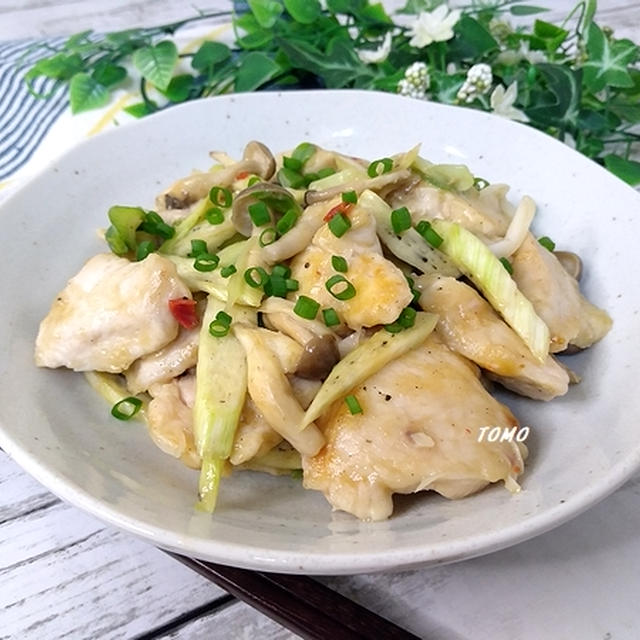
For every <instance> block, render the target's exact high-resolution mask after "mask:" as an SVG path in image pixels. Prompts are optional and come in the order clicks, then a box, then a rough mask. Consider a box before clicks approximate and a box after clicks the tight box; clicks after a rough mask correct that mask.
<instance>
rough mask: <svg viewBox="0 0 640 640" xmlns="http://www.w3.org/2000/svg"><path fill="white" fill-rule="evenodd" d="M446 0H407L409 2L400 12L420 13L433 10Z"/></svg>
mask: <svg viewBox="0 0 640 640" xmlns="http://www.w3.org/2000/svg"><path fill="white" fill-rule="evenodd" d="M444 2H445V0H407V4H405V5H404V7H402V9H400V10H399V11H398V13H409V14H418V13H420V12H421V11H433V9H435V8H436V7H439V6H440V5H441V4H444Z"/></svg>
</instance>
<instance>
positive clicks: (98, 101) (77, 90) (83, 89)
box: [69, 72, 109, 113]
mask: <svg viewBox="0 0 640 640" xmlns="http://www.w3.org/2000/svg"><path fill="white" fill-rule="evenodd" d="M108 101H109V91H108V90H107V89H106V87H104V86H103V85H101V84H100V83H99V82H98V81H97V80H95V78H93V77H91V76H90V75H89V74H88V73H84V72H81V73H76V74H75V75H74V76H73V78H71V82H70V83H69V102H70V104H71V113H81V112H82V111H89V110H91V109H97V108H98V107H102V106H104V105H105V104H106V103H107V102H108Z"/></svg>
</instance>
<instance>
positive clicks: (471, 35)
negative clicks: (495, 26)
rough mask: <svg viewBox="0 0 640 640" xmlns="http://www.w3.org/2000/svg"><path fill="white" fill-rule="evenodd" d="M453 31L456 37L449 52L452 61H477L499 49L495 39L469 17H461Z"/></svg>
mask: <svg viewBox="0 0 640 640" xmlns="http://www.w3.org/2000/svg"><path fill="white" fill-rule="evenodd" d="M453 30H454V32H455V34H456V37H455V38H454V39H453V40H452V41H451V44H450V46H449V52H450V55H451V57H452V59H454V60H455V59H458V60H468V59H471V60H479V59H480V58H482V57H483V56H485V55H486V54H487V53H489V52H490V51H494V50H495V49H499V45H498V42H497V41H496V39H495V38H494V37H493V36H492V35H491V34H490V33H489V32H488V31H487V30H486V29H485V28H484V27H483V26H482V25H481V24H480V23H479V22H478V21H477V20H474V19H473V18H471V17H469V16H462V18H460V20H458V22H457V23H456V25H455V27H454V28H453Z"/></svg>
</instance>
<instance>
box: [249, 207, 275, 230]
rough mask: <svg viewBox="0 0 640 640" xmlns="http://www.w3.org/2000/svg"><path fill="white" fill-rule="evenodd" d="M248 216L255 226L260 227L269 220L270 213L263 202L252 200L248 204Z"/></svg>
mask: <svg viewBox="0 0 640 640" xmlns="http://www.w3.org/2000/svg"><path fill="white" fill-rule="evenodd" d="M249 217H250V218H251V221H252V222H253V224H255V225H256V227H262V226H263V225H265V224H267V223H269V222H271V215H270V214H269V209H267V205H266V204H265V203H264V202H254V203H253V204H250V205H249Z"/></svg>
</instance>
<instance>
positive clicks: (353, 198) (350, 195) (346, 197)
mask: <svg viewBox="0 0 640 640" xmlns="http://www.w3.org/2000/svg"><path fill="white" fill-rule="evenodd" d="M342 202H348V203H349V204H356V203H357V202H358V194H357V193H356V192H355V191H345V192H344V193H343V194H342Z"/></svg>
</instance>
